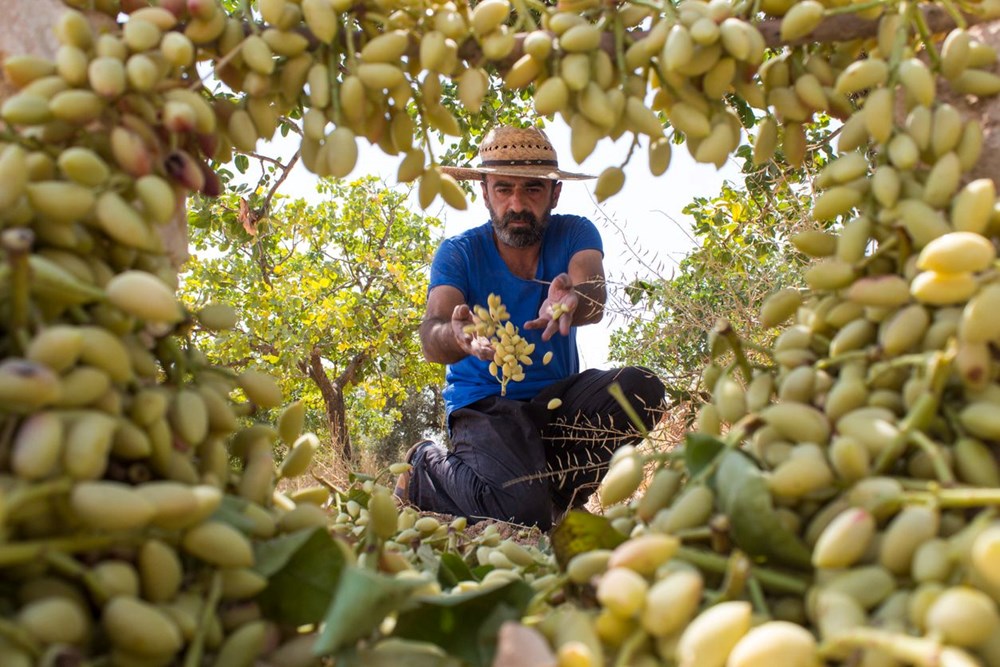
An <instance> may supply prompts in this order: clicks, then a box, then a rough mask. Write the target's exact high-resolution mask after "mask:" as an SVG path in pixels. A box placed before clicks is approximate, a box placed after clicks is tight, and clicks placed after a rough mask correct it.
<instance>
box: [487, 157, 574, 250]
mask: <svg viewBox="0 0 1000 667" xmlns="http://www.w3.org/2000/svg"><path fill="white" fill-rule="evenodd" d="M482 185H483V199H485V200H486V208H487V210H489V212H490V218H491V219H492V220H493V230H494V232H495V233H496V235H497V238H498V239H499V240H500V242H501V243H503V244H505V245H508V246H511V247H514V248H527V247H529V246H532V245H535V244H537V243H539V242H540V241H541V240H542V235H543V234H544V233H545V228H546V227H547V226H548V222H549V213H550V212H551V211H552V209H553V208H555V205H556V203H557V202H558V201H559V192H560V189H561V187H562V184H561V183H558V182H556V181H550V180H547V179H544V178H531V177H524V176H497V175H494V174H489V175H487V176H486V178H485V179H484V180H483V184H482Z"/></svg>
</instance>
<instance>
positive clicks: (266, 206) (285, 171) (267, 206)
mask: <svg viewBox="0 0 1000 667" xmlns="http://www.w3.org/2000/svg"><path fill="white" fill-rule="evenodd" d="M301 155H302V149H299V150H297V151H295V155H293V156H292V159H291V160H289V161H288V164H286V165H282V166H281V176H279V177H278V180H276V181H275V182H274V184H273V185H272V186H271V189H270V190H268V191H267V196H265V197H264V203H263V204H261V207H260V212H261V215H266V214H267V213H268V212H269V211H270V210H271V200H272V199H273V198H274V195H275V193H276V192H277V191H278V188H280V187H281V184H282V183H284V182H285V179H286V178H288V175H289V174H290V173H291V172H292V167H294V166H295V163H296V162H298V161H299V157H301ZM275 164H278V165H281V163H280V162H277V161H275Z"/></svg>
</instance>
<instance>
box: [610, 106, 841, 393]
mask: <svg viewBox="0 0 1000 667" xmlns="http://www.w3.org/2000/svg"><path fill="white" fill-rule="evenodd" d="M833 136H834V133H833V131H832V128H831V126H830V121H829V119H827V118H819V119H818V120H817V122H816V123H814V124H813V125H811V126H809V129H808V146H809V151H808V153H807V155H806V159H805V161H804V163H803V165H802V166H800V167H798V168H793V167H789V166H787V163H786V162H785V160H784V157H783V155H782V154H781V153H780V151H779V153H778V154H777V155H776V156H775V158H774V159H773V160H771V161H768V162H766V163H764V164H762V165H759V166H758V165H755V164H754V162H753V157H752V152H753V149H752V147H751V146H750V145H743V146H741V147H740V148H739V150H738V151H737V152H736V154H735V156H734V159H739V160H742V174H743V183H742V186H737V185H734V184H732V183H729V182H725V183H723V184H722V186H721V190H720V192H719V194H718V195H715V196H713V197H698V198H695V199H694V200H693V201H692V202H691V203H690V204H688V206H686V207H685V208H684V210H683V212H684V213H685V214H686V215H689V216H691V227H690V233H691V235H692V236H693V238H694V239H695V242H696V245H697V247H696V248H695V249H694V250H693V251H691V252H690V253H689V254H688V255H687V256H686V257H684V258H683V259H682V260H681V261H680V262H679V263H678V264H677V266H676V267H675V268H674V270H673V271H672V273H671V275H657V276H652V277H643V278H639V279H636V280H633V281H632V282H630V283H629V284H628V285H627V287H626V288H625V291H626V296H627V297H628V301H629V302H630V303H631V305H632V306H633V310H632V311H631V313H630V316H629V318H628V321H627V323H626V325H625V326H624V327H622V328H620V329H618V330H617V331H615V332H614V333H613V334H612V336H611V342H610V351H609V358H611V359H612V360H614V361H617V362H621V363H638V364H642V365H644V366H646V367H648V368H650V369H652V370H654V371H655V372H656V373H657V374H658V375H659V376H660V377H661V378H664V379H665V381H666V384H667V392H668V395H669V396H670V398H672V399H673V400H675V401H678V402H685V401H688V400H690V399H692V398H693V397H694V394H695V393H696V392H698V391H699V387H698V379H699V377H700V374H701V370H702V369H703V368H704V366H705V365H706V364H707V363H708V361H709V343H708V341H709V336H708V334H709V332H710V331H711V329H712V327H713V325H714V324H715V322H716V321H717V320H718V319H719V318H724V319H726V320H728V321H729V322H730V324H731V325H732V326H733V327H734V328H735V329H736V331H737V333H738V334H739V335H740V336H741V337H744V338H745V339H746V340H748V341H750V342H751V343H755V344H760V345H766V344H767V341H768V338H769V336H770V335H771V334H770V333H769V332H766V331H761V329H760V327H759V326H758V325H757V323H756V320H757V309H758V308H759V306H760V302H761V300H762V299H763V298H764V297H765V296H766V295H767V294H769V293H770V292H772V291H774V290H776V289H779V288H780V287H784V286H786V285H797V284H800V283H801V279H800V275H801V271H802V268H803V267H804V264H805V261H806V260H807V258H806V257H805V256H803V255H802V254H801V253H799V252H798V251H797V250H795V248H794V247H793V246H792V245H791V244H790V242H789V238H790V236H791V235H792V234H794V233H796V232H799V231H802V230H804V229H808V228H810V227H811V226H813V225H815V223H814V222H812V221H811V220H810V219H809V217H808V210H809V207H810V205H811V201H812V192H810V190H809V186H808V184H809V183H810V182H811V180H812V178H813V177H814V176H815V174H816V172H817V171H818V170H819V169H821V168H822V167H823V165H825V164H826V163H827V162H829V161H830V159H832V157H833V155H834V149H833V146H831V139H832V137H833ZM779 165H782V166H780V167H779ZM668 178H669V176H668Z"/></svg>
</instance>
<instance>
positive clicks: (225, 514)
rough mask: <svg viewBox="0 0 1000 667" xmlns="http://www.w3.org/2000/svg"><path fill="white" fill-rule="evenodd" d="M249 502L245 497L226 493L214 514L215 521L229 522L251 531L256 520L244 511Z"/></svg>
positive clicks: (235, 526)
mask: <svg viewBox="0 0 1000 667" xmlns="http://www.w3.org/2000/svg"><path fill="white" fill-rule="evenodd" d="M247 504H248V502H247V500H246V499H245V498H240V497H239V496H232V495H229V494H226V495H224V496H222V502H221V503H220V504H219V508H218V509H217V510H215V512H214V513H213V514H212V519H213V520H214V521H221V522H223V523H228V524H229V525H230V526H232V527H233V528H235V529H236V530H239V531H241V532H244V533H251V532H253V529H254V522H253V520H252V519H250V517H248V516H247V515H246V514H244V513H243V510H244V509H246V506H247Z"/></svg>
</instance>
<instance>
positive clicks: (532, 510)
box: [497, 482, 552, 531]
mask: <svg viewBox="0 0 1000 667" xmlns="http://www.w3.org/2000/svg"><path fill="white" fill-rule="evenodd" d="M498 500H499V501H500V503H499V505H500V512H499V514H500V515H501V516H498V517H497V518H499V519H502V520H504V521H510V522H512V523H519V524H522V525H525V526H538V528H539V529H541V530H543V531H544V530H548V529H549V528H550V527H551V526H552V498H551V497H550V496H549V489H548V485H547V484H539V483H538V482H532V483H529V484H527V485H525V486H523V487H516V488H515V489H514V490H513V492H512V493H508V494H505V496H504V497H503V498H498Z"/></svg>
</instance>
